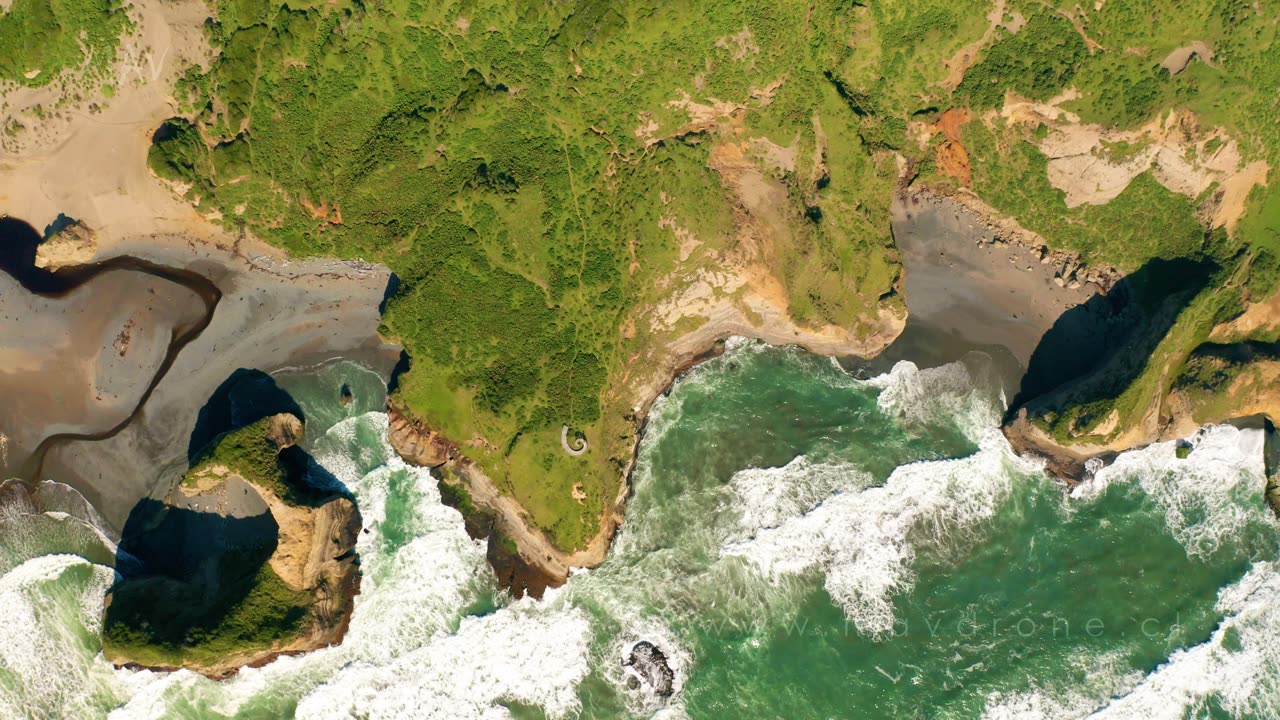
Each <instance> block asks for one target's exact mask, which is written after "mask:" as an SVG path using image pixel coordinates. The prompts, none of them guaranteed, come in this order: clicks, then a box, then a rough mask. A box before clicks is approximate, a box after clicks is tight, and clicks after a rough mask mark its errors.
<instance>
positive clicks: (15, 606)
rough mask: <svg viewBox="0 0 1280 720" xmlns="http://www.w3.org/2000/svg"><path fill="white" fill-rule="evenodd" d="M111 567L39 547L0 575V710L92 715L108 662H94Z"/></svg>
mask: <svg viewBox="0 0 1280 720" xmlns="http://www.w3.org/2000/svg"><path fill="white" fill-rule="evenodd" d="M112 578H113V573H112V571H111V569H110V568H105V567H102V566H98V565H93V564H91V563H89V562H88V561H86V560H84V559H83V558H79V557H76V556H73V555H45V556H43V557H39V558H35V559H33V560H29V561H27V562H25V563H23V564H21V565H19V566H17V567H16V568H14V569H13V570H11V571H9V572H8V573H6V574H5V575H4V576H3V577H0V607H3V608H4V612H5V619H4V622H2V623H0V677H3V678H5V683H4V685H3V690H4V691H3V692H0V717H6V718H10V717H12V718H18V717H63V718H76V717H94V716H97V715H99V714H100V713H101V710H99V709H97V707H98V706H99V705H100V703H101V702H102V700H103V699H104V696H106V697H109V694H108V692H107V690H106V683H107V682H108V681H109V676H110V670H109V667H108V666H106V664H105V663H101V662H95V658H94V656H95V655H96V650H94V649H93V647H92V645H93V643H92V638H93V637H94V636H96V635H97V633H98V632H100V630H101V613H102V599H103V596H104V595H105V594H106V591H107V587H108V586H109V585H110V584H111V581H112Z"/></svg>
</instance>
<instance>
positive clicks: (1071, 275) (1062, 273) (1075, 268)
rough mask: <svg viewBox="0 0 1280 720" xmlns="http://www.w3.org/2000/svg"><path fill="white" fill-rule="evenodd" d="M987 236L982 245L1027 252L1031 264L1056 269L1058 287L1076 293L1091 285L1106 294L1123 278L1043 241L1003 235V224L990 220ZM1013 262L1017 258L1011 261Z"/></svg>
mask: <svg viewBox="0 0 1280 720" xmlns="http://www.w3.org/2000/svg"><path fill="white" fill-rule="evenodd" d="M985 227H986V229H987V231H988V232H987V234H985V235H983V236H981V237H979V238H978V246H979V247H985V246H988V245H1003V244H1008V245H1010V246H1013V247H1016V248H1022V249H1023V250H1025V251H1026V255H1027V258H1028V261H1029V262H1038V263H1040V264H1041V265H1052V266H1053V267H1054V273H1053V282H1054V283H1055V284H1057V286H1058V287H1065V288H1070V289H1072V290H1075V289H1077V288H1080V287H1081V286H1083V285H1085V284H1087V283H1093V284H1094V285H1097V286H1098V287H1099V288H1100V289H1101V290H1102V291H1103V292H1107V291H1109V290H1110V289H1111V288H1112V287H1114V286H1115V284H1116V283H1117V282H1119V281H1120V278H1121V277H1123V275H1122V274H1121V273H1120V271H1119V270H1117V269H1115V268H1114V267H1111V266H1109V265H1089V264H1086V263H1085V262H1084V260H1083V259H1082V258H1081V257H1080V254H1079V253H1077V252H1073V251H1070V250H1054V249H1052V248H1050V247H1049V246H1048V245H1045V244H1044V243H1042V242H1028V241H1027V239H1025V238H1022V237H1020V236H1019V235H1018V234H1016V233H1006V232H1002V231H1003V230H1004V228H1002V227H1001V226H1000V225H999V224H997V223H994V222H991V221H987V222H986V225H985ZM1010 261H1011V262H1014V261H1015V259H1013V258H1011V259H1010Z"/></svg>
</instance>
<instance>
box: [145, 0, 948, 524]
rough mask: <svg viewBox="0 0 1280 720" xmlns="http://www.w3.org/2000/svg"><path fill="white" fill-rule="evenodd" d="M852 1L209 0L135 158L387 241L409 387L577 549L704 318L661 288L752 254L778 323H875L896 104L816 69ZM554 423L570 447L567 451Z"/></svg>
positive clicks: (886, 278)
mask: <svg viewBox="0 0 1280 720" xmlns="http://www.w3.org/2000/svg"><path fill="white" fill-rule="evenodd" d="M855 20H856V18H854V17H852V16H851V15H849V13H848V12H847V8H846V7H845V6H844V5H843V4H842V3H835V2H829V3H818V4H816V5H811V4H810V3H807V2H804V3H802V2H786V3H776V2H767V3H766V2H748V3H733V4H723V5H721V6H705V5H703V4H694V3H665V2H664V3H657V2H652V3H639V2H637V3H604V2H580V3H576V4H573V3H564V4H555V5H541V4H531V3H515V4H512V3H498V2H493V3H466V4H462V5H457V4H447V3H445V4H436V3H419V2H410V1H408V0H401V1H393V2H385V3H380V4H376V5H369V4H364V3H353V2H319V1H317V2H311V3H307V2H290V3H288V4H287V5H286V4H285V3H282V2H265V1H263V2H252V1H240V2H220V3H218V6H217V11H216V13H215V22H214V23H213V24H212V26H211V29H210V32H211V37H212V41H213V42H214V44H215V46H216V47H217V48H218V49H219V51H220V54H219V57H218V59H217V60H216V61H215V63H214V64H213V66H212V68H211V69H210V70H209V71H208V72H207V73H203V72H201V71H200V70H198V69H196V70H193V71H192V72H191V73H190V74H189V76H188V78H187V80H186V81H185V82H184V83H183V85H182V87H181V88H180V92H181V93H182V94H183V96H184V97H186V98H187V99H188V102H189V103H190V104H189V109H190V122H188V121H186V120H176V121H174V122H172V123H170V124H168V125H166V126H165V127H164V128H162V129H161V131H160V133H159V134H158V136H157V138H158V142H157V145H156V147H155V149H154V151H153V154H152V158H151V162H152V166H153V168H154V169H155V170H156V172H157V173H158V174H160V175H161V176H163V177H166V178H169V179H171V180H175V181H178V182H179V183H183V184H189V185H190V187H189V189H187V194H188V197H189V198H190V199H191V200H193V201H198V202H199V207H200V208H201V209H202V210H205V209H209V210H211V211H216V214H211V216H212V217H218V218H220V219H221V221H222V222H224V223H226V224H228V225H235V224H241V223H243V224H244V225H245V226H246V227H247V228H249V229H250V230H252V231H253V232H254V233H256V234H259V235H261V236H263V237H265V238H267V239H269V240H271V241H272V242H275V243H278V244H280V245H282V246H284V247H286V248H288V249H289V250H290V251H292V252H294V253H297V254H301V255H308V254H322V255H339V256H359V257H364V258H366V259H377V260H380V261H383V262H385V263H387V264H388V265H389V266H390V267H391V268H392V269H393V270H394V271H395V272H396V274H397V275H398V277H399V279H400V281H401V283H402V285H401V286H400V289H399V292H398V293H397V294H396V295H395V296H394V297H393V298H392V299H391V300H390V302H389V303H388V305H387V308H386V314H385V326H386V327H385V329H386V332H387V333H389V334H391V335H394V336H396V337H397V338H399V339H400V340H401V341H402V342H403V343H404V345H405V346H406V348H407V349H408V352H409V354H410V357H411V362H412V369H411V370H410V371H409V372H408V373H407V374H406V375H405V376H404V377H403V378H402V380H401V383H400V387H399V390H398V399H399V400H400V401H401V402H402V405H404V406H407V407H408V409H409V410H410V411H411V412H412V413H413V414H415V415H417V416H419V418H420V419H422V420H425V421H426V423H427V424H428V425H429V426H431V427H433V428H438V429H439V430H441V431H442V432H443V434H444V435H445V436H446V437H448V438H450V439H452V440H454V441H456V442H457V443H458V444H459V445H460V447H461V450H462V452H464V453H466V454H468V455H469V456H471V457H473V458H474V459H475V460H476V461H477V462H478V463H479V464H480V465H481V467H482V468H483V469H484V470H485V471H486V472H487V473H488V474H489V475H491V476H492V477H494V478H495V479H496V481H497V482H498V484H499V485H500V486H501V487H502V488H503V489H504V491H505V492H508V493H510V494H511V495H512V496H514V497H515V498H516V499H518V500H519V502H520V503H521V504H522V505H523V506H524V507H525V508H526V509H527V510H528V511H529V513H530V515H531V518H532V520H533V522H534V523H535V524H536V525H538V526H540V527H542V528H544V529H546V530H547V531H548V532H549V534H550V537H551V538H552V540H553V541H554V542H555V543H556V544H557V545H558V546H559V547H561V548H565V549H571V548H575V547H581V546H583V545H584V544H585V542H586V541H587V540H588V539H589V538H591V537H592V536H594V535H595V534H596V532H597V531H598V528H599V518H600V517H601V514H602V512H603V511H604V509H605V508H606V507H608V506H610V505H611V504H612V502H613V500H614V498H615V497H616V496H617V494H618V490H619V483H620V481H621V478H620V474H621V472H620V471H621V469H622V468H623V467H624V466H625V464H626V462H627V460H628V458H629V455H630V452H631V442H632V438H633V436H634V430H635V425H636V422H637V419H636V418H635V417H634V413H635V406H636V405H637V404H639V403H640V402H641V401H642V398H641V397H639V396H640V393H639V392H638V391H637V390H636V388H637V387H638V385H639V383H640V382H641V380H647V379H648V375H649V374H650V369H651V368H650V367H649V366H652V365H655V364H658V363H660V362H661V360H660V359H655V358H654V355H653V352H652V351H653V349H654V348H660V347H662V344H663V343H665V342H667V341H669V340H670V339H671V338H672V337H675V336H678V335H680V334H683V333H685V332H688V331H691V330H693V329H695V328H696V327H698V326H699V325H700V324H701V323H704V322H706V321H707V320H706V319H705V318H700V317H698V316H696V315H692V316H690V314H689V312H688V311H687V310H686V309H685V308H683V307H676V308H674V312H671V313H662V314H655V313H654V312H653V311H654V308H657V307H658V306H659V305H660V304H661V303H662V302H663V301H664V300H668V299H670V298H673V297H684V298H686V299H687V298H688V297H691V296H698V297H700V298H702V299H704V300H707V299H714V298H717V297H722V296H723V297H736V295H735V293H740V292H741V290H740V289H738V288H737V286H735V285H734V284H733V283H731V282H727V281H725V280H724V276H726V275H728V274H732V272H734V271H737V270H739V269H741V268H740V267H739V265H735V263H734V260H733V258H735V257H738V256H744V257H745V256H748V255H749V256H751V257H752V258H753V262H756V261H758V262H759V264H761V265H763V266H764V267H765V268H766V269H767V270H768V271H769V273H771V275H772V276H773V277H774V278H776V282H775V285H776V287H777V288H778V295H779V296H780V297H779V298H778V301H779V302H780V303H781V304H783V305H784V306H785V307H787V308H788V309H789V311H790V313H791V315H792V317H793V318H794V319H795V320H796V321H797V322H799V323H801V324H807V325H811V326H815V327H820V326H824V325H828V324H831V325H836V326H839V327H842V328H847V329H851V330H852V331H853V332H854V333H855V334H859V335H870V334H872V333H874V332H876V328H877V323H878V321H879V315H880V313H881V311H882V298H886V299H887V298H890V297H891V294H892V292H893V288H894V284H895V281H896V278H897V274H898V268H897V261H896V255H895V253H894V251H893V249H892V243H891V239H890V237H889V233H888V219H887V213H888V206H889V200H890V188H891V186H892V183H893V181H894V179H895V177H896V168H895V161H894V158H893V156H892V154H891V153H890V152H888V151H889V150H891V149H892V148H893V147H895V145H896V144H897V143H900V142H901V141H902V137H903V136H902V129H903V128H904V127H905V124H904V122H903V121H902V119H901V118H899V119H897V120H896V122H895V121H892V120H886V121H882V120H881V119H880V118H876V117H870V116H868V115H867V114H866V113H864V112H863V111H862V110H861V109H860V108H857V107H852V106H851V105H850V103H849V102H848V101H847V100H846V99H845V98H842V97H841V95H840V90H839V82H838V81H833V80H832V79H829V78H828V77H827V73H828V71H830V70H831V69H832V68H835V67H837V66H838V65H839V64H840V63H841V62H842V61H843V59H844V57H845V56H846V55H848V54H849V53H851V52H852V50H851V49H850V47H849V44H848V38H849V36H850V34H851V33H852V32H853V25H854V23H855ZM956 22H958V21H956ZM939 41H941V42H944V43H945V42H948V41H949V40H948V38H947V37H946V35H945V33H937V34H929V35H927V36H922V37H920V38H917V39H912V40H911V42H913V43H917V42H918V43H921V44H925V43H928V42H939ZM751 225H759V226H761V227H764V228H766V229H767V232H762V233H759V234H752V233H749V232H746V231H744V228H745V227H748V226H751ZM760 237H767V240H768V242H767V243H764V242H758V240H759V238H760ZM685 305H688V303H685ZM659 315H661V316H659ZM564 425H568V426H570V428H572V429H573V431H575V432H581V433H583V434H584V435H585V436H586V437H587V439H588V441H589V447H590V450H589V451H588V452H587V453H585V454H584V455H582V456H580V457H573V456H570V455H569V454H567V453H565V452H564V451H563V450H562V449H561V447H560V432H561V428H562V426H564ZM575 486H578V487H577V488H576V489H575ZM584 496H585V497H584Z"/></svg>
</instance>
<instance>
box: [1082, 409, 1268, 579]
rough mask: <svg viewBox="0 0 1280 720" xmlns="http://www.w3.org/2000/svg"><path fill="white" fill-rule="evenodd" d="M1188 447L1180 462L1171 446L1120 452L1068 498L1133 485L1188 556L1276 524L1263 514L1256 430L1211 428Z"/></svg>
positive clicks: (1262, 474) (1093, 496)
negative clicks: (1252, 527)
mask: <svg viewBox="0 0 1280 720" xmlns="http://www.w3.org/2000/svg"><path fill="white" fill-rule="evenodd" d="M1192 443H1193V449H1192V450H1191V453H1190V455H1188V456H1187V457H1186V458H1185V459H1179V458H1178V457H1177V453H1176V449H1175V443H1173V442H1162V443H1156V444H1154V445H1150V446H1148V447H1146V448H1142V449H1140V450H1132V451H1129V452H1126V453H1122V454H1121V455H1120V456H1119V457H1117V458H1116V461H1115V462H1114V463H1112V464H1111V465H1110V466H1109V467H1106V468H1104V469H1102V470H1100V471H1098V472H1097V474H1096V475H1095V476H1094V477H1093V479H1092V480H1091V481H1089V482H1087V483H1084V484H1082V485H1080V486H1078V487H1077V488H1076V489H1075V490H1073V491H1072V498H1073V499H1076V500H1083V501H1091V500H1095V499H1097V498H1099V497H1101V496H1102V495H1103V494H1104V493H1105V491H1106V490H1107V488H1108V487H1111V486H1113V485H1116V484H1121V483H1134V484H1136V485H1137V486H1138V487H1140V488H1141V489H1142V491H1143V493H1144V494H1145V495H1146V496H1147V497H1149V498H1150V499H1151V501H1152V502H1154V503H1155V504H1156V505H1157V506H1158V507H1159V508H1160V509H1161V511H1162V512H1163V514H1164V519H1165V524H1166V526H1167V527H1168V528H1169V531H1170V532H1171V533H1172V534H1173V536H1174V537H1175V538H1176V539H1177V540H1178V541H1179V542H1180V543H1182V545H1183V546H1184V547H1185V548H1186V550H1187V553H1188V555H1191V556H1193V557H1207V556H1208V555H1212V554H1213V553H1214V551H1216V550H1217V549H1218V548H1219V547H1220V546H1221V545H1222V544H1223V543H1224V542H1229V541H1230V540H1231V539H1232V538H1238V537H1240V535H1241V533H1242V532H1243V531H1244V530H1245V529H1246V528H1247V527H1248V526H1249V525H1250V524H1251V523H1264V522H1265V523H1273V524H1274V523H1275V519H1274V518H1273V517H1271V515H1270V514H1269V513H1266V512H1264V511H1263V503H1262V492H1263V488H1264V486H1265V484H1266V480H1265V471H1264V469H1263V461H1262V443H1263V434H1262V432H1261V431H1260V430H1239V429H1237V428H1235V427H1232V426H1230V425H1217V426H1210V427H1206V428H1204V429H1202V430H1201V431H1200V432H1199V433H1198V434H1197V435H1196V436H1194V437H1193V438H1192Z"/></svg>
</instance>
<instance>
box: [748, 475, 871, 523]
mask: <svg viewBox="0 0 1280 720" xmlns="http://www.w3.org/2000/svg"><path fill="white" fill-rule="evenodd" d="M871 482H872V478H871V476H870V475H869V474H867V473H865V472H861V471H859V470H857V469H855V468H852V467H850V466H848V465H842V464H839V463H815V462H812V461H810V460H809V459H808V458H806V457H804V456H803V455H802V456H800V457H798V458H796V459H795V460H792V461H791V462H789V463H787V464H786V465H784V466H782V467H775V468H749V469H747V470H742V471H740V472H738V473H736V474H735V475H734V476H733V478H732V480H730V483H729V489H730V491H731V492H732V493H733V496H734V497H735V498H736V499H737V500H738V505H739V511H740V512H741V515H742V519H741V523H740V526H741V530H742V536H743V537H749V536H751V535H754V534H756V533H757V532H759V531H761V530H764V529H766V528H772V527H777V526H778V525H781V524H782V523H783V522H785V521H787V520H790V519H792V518H795V517H798V516H800V515H802V514H804V513H805V512H807V511H808V510H810V509H812V508H813V507H814V506H815V505H817V504H818V503H819V502H820V501H822V500H823V499H824V498H826V497H828V496H830V495H831V493H833V492H835V491H837V490H840V491H842V492H847V491H852V490H860V489H862V488H864V487H866V486H867V485H869V484H870V483H871Z"/></svg>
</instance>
